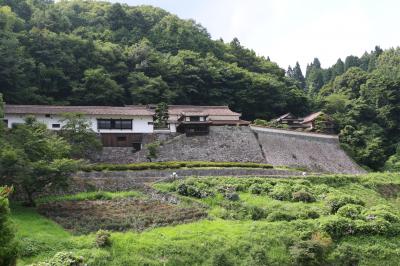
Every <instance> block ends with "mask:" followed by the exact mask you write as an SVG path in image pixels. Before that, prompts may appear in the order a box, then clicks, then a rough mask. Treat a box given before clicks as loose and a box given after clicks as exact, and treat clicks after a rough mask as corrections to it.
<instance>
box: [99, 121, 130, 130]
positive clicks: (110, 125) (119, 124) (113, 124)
mask: <svg viewBox="0 0 400 266" xmlns="http://www.w3.org/2000/svg"><path fill="white" fill-rule="evenodd" d="M97 128H98V129H132V120H130V119H98V120H97Z"/></svg>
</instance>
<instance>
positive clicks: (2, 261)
mask: <svg viewBox="0 0 400 266" xmlns="http://www.w3.org/2000/svg"><path fill="white" fill-rule="evenodd" d="M11 192H12V188H10V187H0V265H2V266H13V265H16V260H17V243H16V241H15V238H14V236H15V229H14V227H13V224H12V222H11V219H10V208H9V206H8V196H9V194H10V193H11Z"/></svg>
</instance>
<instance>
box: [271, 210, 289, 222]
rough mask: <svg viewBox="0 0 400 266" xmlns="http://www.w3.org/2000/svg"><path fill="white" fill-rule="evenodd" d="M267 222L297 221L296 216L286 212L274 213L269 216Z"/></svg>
mask: <svg viewBox="0 0 400 266" xmlns="http://www.w3.org/2000/svg"><path fill="white" fill-rule="evenodd" d="M267 220H268V221H270V222H276V221H293V220H296V216H294V215H291V214H289V213H287V212H284V211H273V212H271V213H270V214H269V215H268V217H267Z"/></svg>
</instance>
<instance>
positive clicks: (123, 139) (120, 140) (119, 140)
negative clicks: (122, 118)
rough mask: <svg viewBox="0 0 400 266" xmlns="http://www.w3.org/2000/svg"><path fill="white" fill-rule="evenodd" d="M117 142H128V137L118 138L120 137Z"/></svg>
mask: <svg viewBox="0 0 400 266" xmlns="http://www.w3.org/2000/svg"><path fill="white" fill-rule="evenodd" d="M117 141H118V142H123V141H126V137H125V136H118V137H117Z"/></svg>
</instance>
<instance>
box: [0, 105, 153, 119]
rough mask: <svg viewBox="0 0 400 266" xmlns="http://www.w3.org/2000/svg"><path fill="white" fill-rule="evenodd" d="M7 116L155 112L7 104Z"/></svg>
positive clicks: (135, 114)
mask: <svg viewBox="0 0 400 266" xmlns="http://www.w3.org/2000/svg"><path fill="white" fill-rule="evenodd" d="M4 111H5V113H6V114H51V115H59V114H63V113H82V114H86V115H122V116H152V115H153V114H154V112H151V111H150V110H148V109H147V108H146V107H145V106H143V107H139V106H135V107H133V106H132V107H113V106H57V105H12V104H6V105H5V108H4Z"/></svg>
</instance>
